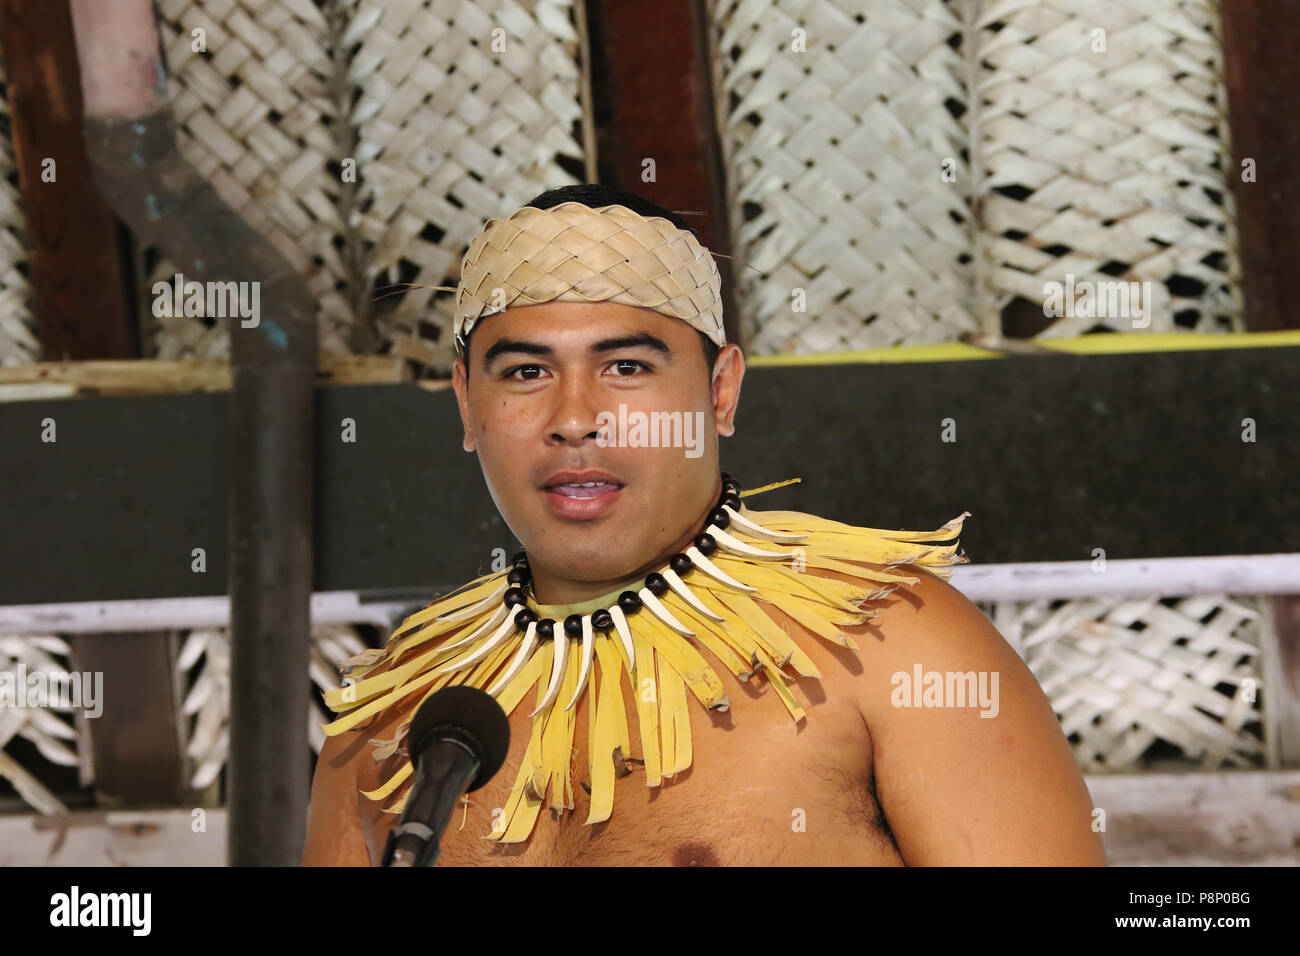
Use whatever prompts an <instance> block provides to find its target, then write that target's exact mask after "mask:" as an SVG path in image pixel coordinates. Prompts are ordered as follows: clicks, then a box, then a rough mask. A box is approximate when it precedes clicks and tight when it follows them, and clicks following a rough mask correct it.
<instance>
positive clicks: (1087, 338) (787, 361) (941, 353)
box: [745, 329, 1300, 368]
mask: <svg viewBox="0 0 1300 956" xmlns="http://www.w3.org/2000/svg"><path fill="white" fill-rule="evenodd" d="M1274 346H1292V347H1294V346H1300V329H1286V330H1283V331H1280V332H1233V333H1224V334H1222V335H1216V334H1213V333H1205V332H1187V333H1179V332H1170V333H1161V334H1159V335H1141V334H1128V333H1123V332H1116V333H1113V334H1096V335H1080V336H1076V337H1075V338H1069V339H1053V338H1037V339H1027V340H1026V339H1014V340H1009V341H1008V345H1007V348H1006V349H1005V350H1001V349H996V348H984V347H981V346H977V345H966V344H964V343H961V342H951V343H942V344H938V345H899V346H895V347H893V348H885V349H864V350H860V351H854V352H824V353H820V354H816V355H754V356H748V355H747V356H745V364H746V365H747V366H749V367H751V368H767V367H775V366H782V365H850V364H854V363H858V362H874V363H885V362H960V361H965V360H968V359H998V358H1006V357H1008V356H1009V355H1022V354H1024V353H1023V352H1022V351H1020V350H1021V349H1024V348H1026V347H1027V348H1029V349H1032V350H1033V351H1043V352H1063V353H1066V354H1073V355H1119V354H1124V353H1133V352H1190V351H1199V350H1204V349H1258V348H1271V347H1274Z"/></svg>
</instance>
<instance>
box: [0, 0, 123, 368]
mask: <svg viewBox="0 0 1300 956" xmlns="http://www.w3.org/2000/svg"><path fill="white" fill-rule="evenodd" d="M0 46H3V48H4V55H5V71H6V74H7V76H6V80H7V82H8V86H9V116H10V122H11V124H12V129H13V144H14V156H15V158H16V161H17V165H18V186H19V190H20V192H21V194H22V204H23V212H24V214H25V216H26V218H27V237H28V245H29V250H30V255H31V264H32V290H33V296H34V298H35V308H36V317H37V324H38V332H39V336H40V340H41V344H42V346H43V347H44V355H45V357H46V358H47V359H51V360H56V361H57V360H62V359H111V358H133V357H136V356H138V355H139V346H138V344H137V343H136V341H135V334H134V332H133V330H132V325H131V324H130V322H129V320H128V314H127V300H126V294H125V284H124V278H123V277H124V272H123V269H124V266H123V261H122V258H121V255H120V249H119V243H118V231H117V222H116V220H115V219H114V218H113V216H112V214H111V213H110V212H109V210H108V207H107V206H106V205H105V204H104V202H103V200H102V199H101V197H100V195H99V192H98V190H97V189H96V188H95V183H94V181H93V179H92V178H91V171H90V160H89V158H88V157H87V155H86V147H85V143H84V141H83V140H82V135H81V119H82V100H81V79H80V72H79V71H78V69H77V50H76V45H75V43H74V41H73V36H72V19H71V16H70V14H69V11H68V0H41V2H40V3H32V2H30V0H0Z"/></svg>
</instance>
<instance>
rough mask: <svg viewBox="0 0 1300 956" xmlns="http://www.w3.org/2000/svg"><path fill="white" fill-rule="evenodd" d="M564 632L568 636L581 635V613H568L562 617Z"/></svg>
mask: <svg viewBox="0 0 1300 956" xmlns="http://www.w3.org/2000/svg"><path fill="white" fill-rule="evenodd" d="M564 633H565V634H568V635H569V637H581V636H582V615H581V614H570V615H569V616H568V617H566V618H565V619H564Z"/></svg>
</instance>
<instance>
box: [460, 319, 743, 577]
mask: <svg viewBox="0 0 1300 956" xmlns="http://www.w3.org/2000/svg"><path fill="white" fill-rule="evenodd" d="M466 361H467V362H469V363H471V364H470V372H471V373H470V376H469V379H468V381H467V380H466V375H465V369H464V367H463V365H462V364H461V362H459V361H458V362H457V363H456V367H455V373H454V377H453V382H452V385H453V387H454V389H455V392H456V398H457V401H458V402H459V405H460V414H461V420H462V422H463V423H464V426H465V439H464V447H465V449H466V450H467V451H477V452H478V457H479V464H480V466H481V467H482V469H483V477H484V479H485V480H486V482H487V486H488V490H489V492H490V493H491V495H492V500H493V501H494V502H495V503H496V506H497V508H498V509H499V510H500V512H501V515H502V517H503V518H504V519H505V521H506V524H508V525H509V526H510V529H511V530H512V531H513V532H514V534H515V536H516V537H517V538H518V539H519V540H520V541H521V542H523V545H524V547H525V548H526V549H527V551H528V555H529V562H530V564H531V566H532V568H533V572H534V577H535V578H536V577H538V571H539V569H547V570H549V571H550V574H551V575H553V576H555V577H558V578H562V579H565V580H568V581H581V582H608V581H616V580H617V579H619V578H625V577H628V576H630V575H632V574H634V573H637V572H638V571H639V570H640V569H641V568H643V567H644V566H646V565H647V564H650V563H652V562H656V561H659V560H661V559H662V558H664V557H666V556H668V555H671V554H672V552H673V550H675V549H674V545H675V544H677V543H678V541H679V539H680V538H681V536H682V535H683V534H684V533H687V532H688V531H689V532H692V533H693V532H694V530H696V524H697V523H698V522H701V521H702V520H703V518H704V516H705V515H706V514H707V512H708V510H709V508H710V507H711V506H712V504H713V502H714V501H715V500H716V497H717V495H718V494H719V492H720V482H719V477H718V474H719V472H718V435H730V434H731V433H732V432H733V431H734V428H733V426H732V419H733V417H734V415H735V410H736V405H737V402H738V401H739V397H740V379H741V377H742V376H743V374H744V359H743V358H742V356H741V353H740V350H739V349H738V348H737V347H736V346H734V345H729V346H727V347H726V348H725V349H724V350H723V352H722V354H721V355H719V357H718V361H717V363H716V366H715V371H714V374H713V378H712V382H711V381H710V376H709V372H708V366H707V363H706V360H705V357H704V352H703V349H702V348H701V343H700V336H699V333H698V332H696V330H695V329H694V328H692V327H691V326H689V325H687V324H686V323H685V322H683V321H681V320H680V319H674V318H671V317H669V316H665V315H661V314H659V313H658V312H654V311H652V310H650V309H642V308H637V307H635V306H628V305H620V304H617V303H612V302H599V303H569V302H550V303H546V304H543V305H532V306H524V307H519V308H510V309H506V310H505V311H503V312H499V313H497V314H495V315H492V316H489V317H486V318H483V319H480V320H479V321H478V323H477V324H476V325H475V327H474V334H473V337H472V339H471V341H470V353H469V355H467V356H466ZM620 405H621V406H624V409H623V410H622V411H620V407H619V406H620ZM665 412H666V413H677V414H676V415H674V416H671V417H672V418H673V419H678V420H680V421H681V429H680V431H677V430H675V428H674V430H673V431H672V432H671V433H668V434H662V435H661V437H660V444H661V445H665V444H670V442H672V443H675V447H673V446H670V447H630V446H629V445H630V442H631V441H636V440H637V436H636V433H635V432H634V430H633V426H634V423H636V422H637V421H638V413H640V414H641V415H643V416H645V417H644V418H641V421H643V422H646V423H647V424H650V423H654V424H653V425H651V427H655V426H658V425H662V424H663V423H665V422H666V421H668V420H669V419H667V418H665V417H656V413H665ZM602 413H604V414H603V417H602ZM620 420H624V421H626V422H627V427H626V428H625V429H622V432H623V434H622V435H620V431H621V429H620V426H619V424H618V423H619V421H620ZM675 424H676V423H675V422H674V426H675ZM602 425H604V426H606V427H605V429H604V431H602ZM655 430H656V431H658V430H659V429H658V428H657V427H656V428H655ZM665 431H667V430H666V429H665ZM653 434H654V432H652V431H647V438H649V436H652V435H653ZM602 435H603V436H605V437H606V440H607V441H608V442H611V443H610V444H607V445H606V446H604V447H602V446H601V444H600V443H599V441H600V439H601V436H602ZM563 472H574V473H576V474H572V475H565V474H563ZM590 481H597V482H599V483H598V484H597V485H596V486H595V487H577V485H578V484H582V483H586V482H590Z"/></svg>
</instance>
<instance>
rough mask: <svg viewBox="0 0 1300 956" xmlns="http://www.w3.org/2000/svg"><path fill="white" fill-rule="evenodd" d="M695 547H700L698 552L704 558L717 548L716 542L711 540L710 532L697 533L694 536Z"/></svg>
mask: <svg viewBox="0 0 1300 956" xmlns="http://www.w3.org/2000/svg"><path fill="white" fill-rule="evenodd" d="M695 547H697V548H699V549H700V553H701V554H702V555H704V556H705V557H706V558H707V557H708V556H709V555H711V554H712V553H713V552H714V551H717V550H718V542H716V541H714V540H713V535H711V534H707V533H706V534H697V535H696V536H695Z"/></svg>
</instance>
